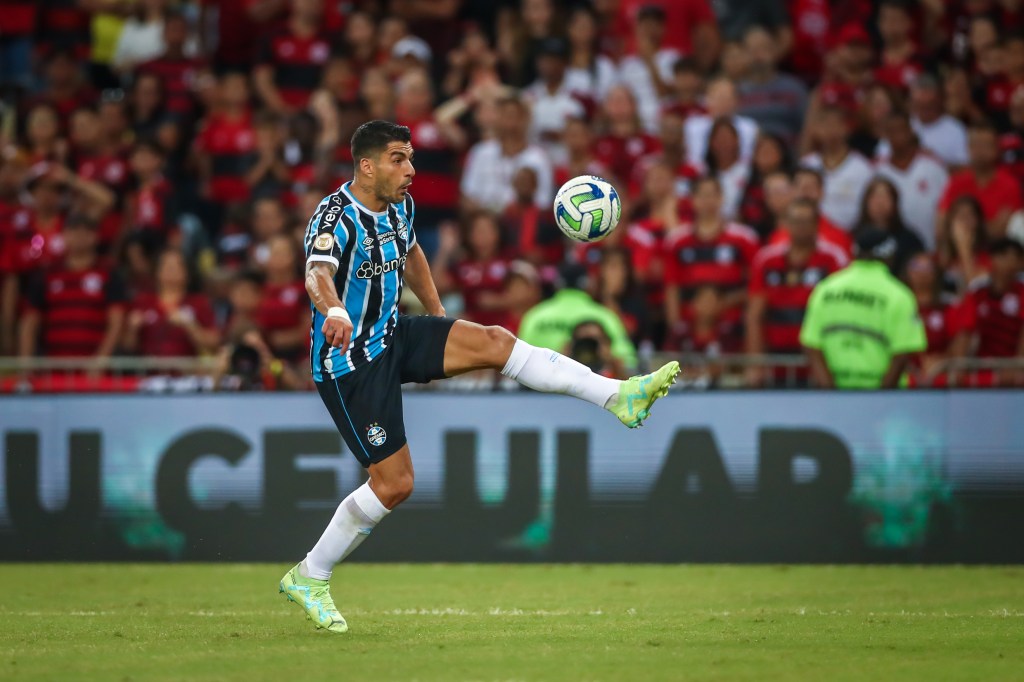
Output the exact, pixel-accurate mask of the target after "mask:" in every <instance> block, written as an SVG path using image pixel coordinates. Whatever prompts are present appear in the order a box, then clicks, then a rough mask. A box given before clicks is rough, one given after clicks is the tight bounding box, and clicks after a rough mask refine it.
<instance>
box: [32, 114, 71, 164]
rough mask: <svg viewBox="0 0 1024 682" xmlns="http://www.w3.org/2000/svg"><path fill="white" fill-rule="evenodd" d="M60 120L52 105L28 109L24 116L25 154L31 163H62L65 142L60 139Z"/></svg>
mask: <svg viewBox="0 0 1024 682" xmlns="http://www.w3.org/2000/svg"><path fill="white" fill-rule="evenodd" d="M60 128H61V126H60V119H59V118H58V117H57V110H56V109H54V108H53V106H52V105H50V104H46V103H41V104H37V105H35V106H34V107H32V108H31V109H29V111H28V114H27V115H26V116H25V142H24V145H23V147H24V149H25V153H26V154H28V158H29V160H30V161H31V162H32V163H36V162H39V161H58V162H60V161H63V160H64V157H65V156H66V155H67V142H66V141H65V140H64V138H63V137H61V134H60V133H61V130H60Z"/></svg>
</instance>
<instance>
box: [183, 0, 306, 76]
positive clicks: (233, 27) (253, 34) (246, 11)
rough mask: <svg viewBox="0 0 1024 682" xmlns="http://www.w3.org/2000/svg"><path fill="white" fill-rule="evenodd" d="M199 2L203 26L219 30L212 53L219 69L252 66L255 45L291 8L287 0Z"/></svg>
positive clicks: (218, 0) (282, 19)
mask: <svg viewBox="0 0 1024 682" xmlns="http://www.w3.org/2000/svg"><path fill="white" fill-rule="evenodd" d="M200 4H201V5H202V8H203V11H204V15H205V16H204V19H206V21H205V22H204V24H205V26H204V28H207V29H208V30H210V31H211V32H214V31H215V33H216V35H215V44H216V46H217V48H216V51H215V52H214V53H213V55H212V56H213V59H214V61H215V62H216V65H217V67H218V68H219V69H242V68H249V67H250V66H251V65H252V59H253V57H254V56H255V55H254V54H253V46H259V45H260V44H261V42H262V40H263V39H264V38H265V37H266V35H267V33H268V32H269V31H270V30H271V27H273V26H277V25H279V24H280V23H281V22H282V21H284V19H285V18H286V17H287V9H288V0H201V2H200ZM210 24H212V25H213V26H210Z"/></svg>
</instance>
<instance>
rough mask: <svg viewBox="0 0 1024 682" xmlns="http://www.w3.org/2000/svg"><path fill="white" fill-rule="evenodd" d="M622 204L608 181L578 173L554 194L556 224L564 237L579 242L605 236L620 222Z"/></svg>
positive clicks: (591, 240)
mask: <svg viewBox="0 0 1024 682" xmlns="http://www.w3.org/2000/svg"><path fill="white" fill-rule="evenodd" d="M620 215H622V203H621V202H620V201H619V193H618V192H616V191H615V188H614V187H612V185H611V183H610V182H608V181H607V180H602V179H601V178H598V177H595V176H593V175H581V176H579V177H576V178H573V179H572V180H570V181H569V182H567V183H565V184H564V185H562V188H561V189H559V190H558V194H556V195H555V223H557V225H558V229H560V230H561V231H562V232H564V233H565V236H566V237H569V238H570V239H575V240H576V241H578V242H596V241H600V240H601V239H604V238H605V237H607V236H608V235H609V234H611V232H612V230H614V229H615V226H616V225H618V224H619V216H620Z"/></svg>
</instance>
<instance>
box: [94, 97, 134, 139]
mask: <svg viewBox="0 0 1024 682" xmlns="http://www.w3.org/2000/svg"><path fill="white" fill-rule="evenodd" d="M99 113H100V123H101V128H102V131H101V134H102V135H103V138H104V140H105V141H106V142H107V143H108V144H109V145H110V146H111V147H112V148H117V149H121V150H127V149H128V148H129V147H130V146H131V143H132V141H133V140H132V129H131V121H130V120H129V117H128V102H127V101H126V100H125V96H124V92H123V91H122V90H112V91H107V92H104V93H103V97H102V98H101V99H100V103H99Z"/></svg>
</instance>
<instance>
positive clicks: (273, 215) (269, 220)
mask: <svg viewBox="0 0 1024 682" xmlns="http://www.w3.org/2000/svg"><path fill="white" fill-rule="evenodd" d="M310 215H312V214H310ZM290 219H291V218H290V216H289V214H288V210H287V209H286V208H285V206H284V204H283V203H282V202H281V200H280V199H278V198H276V197H263V198H261V199H257V200H256V201H255V202H253V205H252V219H251V223H250V231H249V232H250V235H251V241H250V243H249V249H248V251H249V254H248V255H249V265H250V266H252V267H257V268H263V267H266V265H267V261H268V260H269V259H270V241H271V240H272V239H273V238H274V237H277V236H278V235H282V234H285V233H286V232H287V231H288V224H289V221H290Z"/></svg>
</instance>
